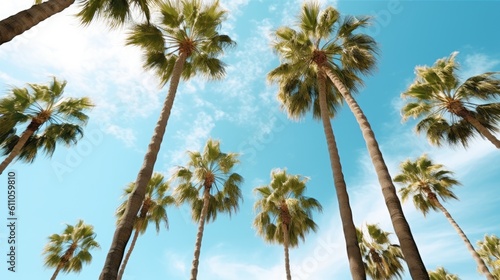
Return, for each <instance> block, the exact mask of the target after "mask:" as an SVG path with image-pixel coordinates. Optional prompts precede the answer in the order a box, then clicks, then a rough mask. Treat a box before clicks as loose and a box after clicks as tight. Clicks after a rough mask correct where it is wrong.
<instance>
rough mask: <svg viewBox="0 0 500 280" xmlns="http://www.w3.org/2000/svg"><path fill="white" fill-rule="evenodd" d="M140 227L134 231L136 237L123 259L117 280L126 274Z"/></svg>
mask: <svg viewBox="0 0 500 280" xmlns="http://www.w3.org/2000/svg"><path fill="white" fill-rule="evenodd" d="M138 228H140V225H138V226H137V229H135V231H134V237H133V238H132V242H131V243H130V248H128V251H127V254H126V255H125V258H123V262H122V266H121V267H120V271H119V272H118V277H117V278H116V279H117V280H121V279H122V277H123V273H124V272H125V267H127V263H128V260H129V259H130V255H132V251H133V250H134V247H135V243H136V242H137V238H138V237H139V230H138Z"/></svg>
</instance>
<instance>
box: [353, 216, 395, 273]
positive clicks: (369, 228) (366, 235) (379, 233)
mask: <svg viewBox="0 0 500 280" xmlns="http://www.w3.org/2000/svg"><path fill="white" fill-rule="evenodd" d="M365 228H366V230H363V229H362V228H356V230H357V234H358V241H359V247H360V248H361V252H362V254H363V262H364V264H365V270H366V273H367V274H368V275H369V276H370V277H371V278H372V279H380V280H390V279H402V278H401V274H402V273H403V271H404V268H403V265H402V264H401V262H402V261H404V259H403V253H402V252H401V248H400V247H399V245H397V244H392V243H391V242H390V239H389V235H390V233H389V232H386V231H383V230H382V229H380V227H379V226H378V225H376V224H366V227H365Z"/></svg>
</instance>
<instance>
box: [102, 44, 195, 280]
mask: <svg viewBox="0 0 500 280" xmlns="http://www.w3.org/2000/svg"><path fill="white" fill-rule="evenodd" d="M186 58H187V55H186V54H185V53H183V52H182V53H181V54H180V56H179V58H178V59H177V61H176V62H175V65H174V70H173V73H172V78H171V80H170V87H169V89H168V94H167V98H166V99H165V103H164V104H163V109H162V111H161V114H160V118H159V119H158V122H157V123H156V127H155V130H154V133H153V137H152V138H151V142H150V143H149V146H148V150H147V152H146V155H145V156H144V162H143V165H142V167H141V170H140V171H139V174H138V175H137V179H136V182H135V188H134V191H133V192H132V193H131V194H130V197H129V200H128V202H127V208H126V210H125V213H124V214H123V215H124V216H123V219H122V221H121V222H120V223H119V224H118V226H117V228H116V230H115V234H114V236H113V241H112V243H111V247H110V249H109V252H108V255H107V257H106V261H105V263H104V268H103V269H102V272H101V275H100V276H99V279H100V280H115V279H116V277H117V273H118V269H119V268H120V263H121V261H122V258H123V252H124V251H125V247H126V246H127V242H128V240H129V239H130V235H131V234H132V230H133V228H134V219H135V217H136V215H137V212H138V211H139V208H140V207H141V204H142V201H143V200H144V196H145V194H146V187H147V185H148V182H149V180H150V179H151V176H152V175H153V169H154V165H155V162H156V158H157V156H158V152H159V151H160V146H161V142H162V140H163V135H164V134H165V129H166V127H167V122H168V118H169V117H170V111H171V110H172V106H173V104H174V99H175V94H176V92H177V87H178V86H179V81H180V78H181V74H182V69H183V67H184V63H185V62H186Z"/></svg>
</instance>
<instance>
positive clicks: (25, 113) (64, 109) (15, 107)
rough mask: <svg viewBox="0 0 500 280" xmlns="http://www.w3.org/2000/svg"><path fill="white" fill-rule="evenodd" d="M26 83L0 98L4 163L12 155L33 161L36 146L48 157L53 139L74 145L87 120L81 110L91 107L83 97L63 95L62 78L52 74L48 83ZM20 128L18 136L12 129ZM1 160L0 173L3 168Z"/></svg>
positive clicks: (54, 143) (1, 145) (0, 132)
mask: <svg viewBox="0 0 500 280" xmlns="http://www.w3.org/2000/svg"><path fill="white" fill-rule="evenodd" d="M28 85H29V88H13V89H12V90H11V91H10V92H9V93H8V95H7V96H6V97H4V98H2V99H0V119H1V120H2V123H1V126H0V139H1V140H3V142H1V143H0V147H1V148H2V150H3V154H4V155H9V157H7V159H6V160H5V161H4V163H7V164H8V163H10V161H12V160H13V158H14V157H16V156H17V158H18V159H20V160H23V161H25V162H33V161H34V159H35V157H36V155H37V153H38V150H39V149H41V150H43V151H44V152H45V154H46V155H48V156H52V154H53V153H54V150H55V148H56V143H57V142H63V143H65V144H66V145H71V144H76V142H77V141H78V139H80V138H81V137H82V136H83V129H82V126H84V125H85V124H86V123H87V120H88V116H87V115H86V114H85V111H86V110H89V109H91V108H92V107H93V104H92V102H91V101H90V99H89V98H87V97H82V98H73V97H69V98H68V97H66V98H64V97H63V93H64V88H65V87H66V81H59V80H57V79H56V78H55V77H54V78H53V79H52V81H51V82H50V83H49V84H48V85H41V84H28ZM26 124H28V125H27V126H26ZM21 128H24V132H23V133H22V134H21V135H20V136H19V135H17V134H16V133H15V132H16V131H17V130H19V129H21ZM7 161H8V162H7ZM4 163H3V164H2V166H1V168H0V173H1V172H2V171H3V170H4V169H5V167H6V165H5V166H3V165H4Z"/></svg>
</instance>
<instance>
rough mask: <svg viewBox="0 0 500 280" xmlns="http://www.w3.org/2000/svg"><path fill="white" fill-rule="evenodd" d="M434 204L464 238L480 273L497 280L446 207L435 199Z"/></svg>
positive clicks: (491, 279) (489, 278)
mask: <svg viewBox="0 0 500 280" xmlns="http://www.w3.org/2000/svg"><path fill="white" fill-rule="evenodd" d="M432 202H433V203H434V205H436V206H437V207H438V208H439V210H441V212H443V214H444V216H445V217H446V218H447V219H448V221H449V222H450V224H451V225H452V226H453V228H455V230H456V231H457V233H458V235H459V236H460V238H462V240H463V241H464V243H465V247H467V249H468V250H469V252H470V253H471V255H472V257H473V258H474V260H475V261H476V263H477V267H478V269H479V271H480V272H481V273H482V274H484V276H485V277H486V279H488V280H495V277H493V275H492V274H491V272H490V271H489V269H488V267H487V266H486V264H485V263H484V261H483V259H481V257H480V256H479V254H478V253H477V252H476V250H475V249H474V246H472V243H471V242H470V240H469V238H467V235H465V233H464V232H463V230H462V228H460V226H459V225H458V224H457V222H456V221H455V220H454V219H453V217H452V216H451V214H450V213H449V212H448V210H446V208H444V206H443V205H442V204H441V202H439V200H438V199H436V198H434V199H432Z"/></svg>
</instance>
